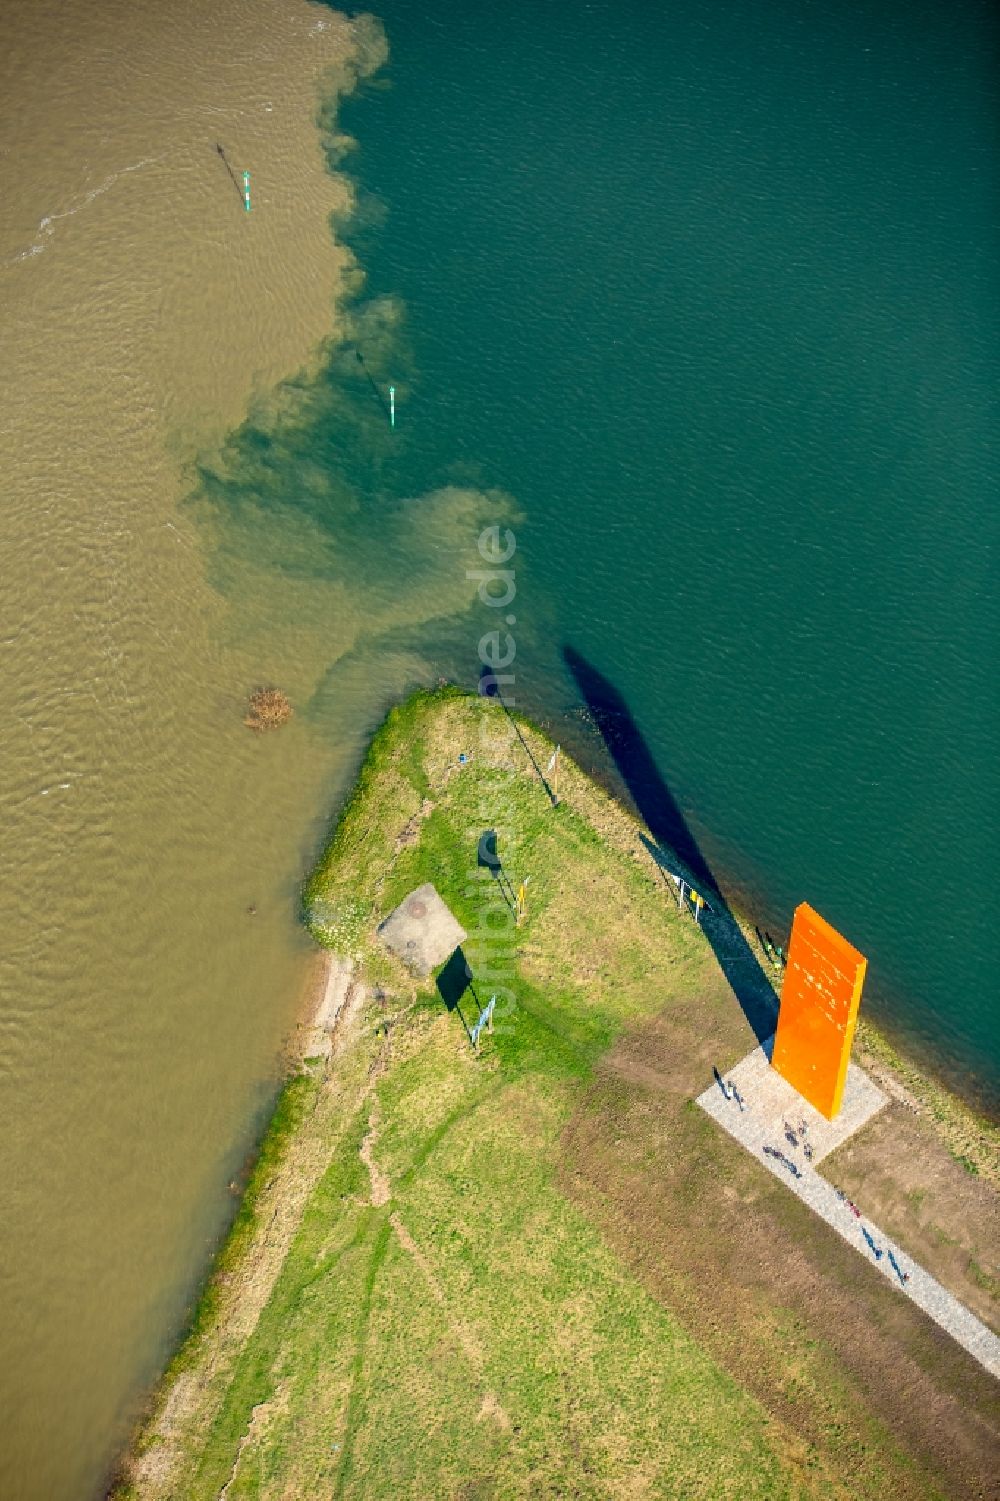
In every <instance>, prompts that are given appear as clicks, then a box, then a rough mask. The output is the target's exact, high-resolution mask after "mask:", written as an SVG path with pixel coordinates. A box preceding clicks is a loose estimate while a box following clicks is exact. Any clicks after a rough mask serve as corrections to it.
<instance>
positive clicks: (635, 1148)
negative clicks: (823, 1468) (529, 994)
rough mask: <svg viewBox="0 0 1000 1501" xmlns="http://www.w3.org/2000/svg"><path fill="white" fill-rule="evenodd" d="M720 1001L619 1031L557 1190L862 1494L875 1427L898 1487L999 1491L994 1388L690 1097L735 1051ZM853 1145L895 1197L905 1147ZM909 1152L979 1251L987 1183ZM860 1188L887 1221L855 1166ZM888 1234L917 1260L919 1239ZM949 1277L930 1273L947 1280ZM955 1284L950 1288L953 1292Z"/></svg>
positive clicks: (580, 1114)
mask: <svg viewBox="0 0 1000 1501" xmlns="http://www.w3.org/2000/svg"><path fill="white" fill-rule="evenodd" d="M723 1001H724V998H723V997H722V996H721V995H719V996H717V997H715V998H713V997H711V996H706V997H704V998H703V1000H700V1001H696V1002H692V1003H690V1004H686V1005H682V1006H676V1007H673V1008H671V1009H670V1010H669V1011H668V1012H666V1013H664V1014H663V1015H661V1016H660V1017H658V1018H657V1019H656V1020H655V1021H653V1022H651V1023H648V1024H645V1025H643V1026H641V1027H638V1028H636V1029H634V1030H632V1031H630V1032H629V1033H628V1034H627V1035H626V1036H624V1037H623V1038H622V1039H620V1041H619V1043H618V1045H617V1046H616V1047H615V1048H614V1049H613V1050H612V1052H611V1053H610V1054H609V1055H608V1056H607V1057H606V1059H605V1060H604V1061H603V1063H602V1064H601V1066H600V1068H599V1069H598V1073H597V1077H596V1079H595V1081H594V1083H593V1085H592V1086H591V1088H590V1089H589V1091H588V1094H587V1096H586V1099H585V1101H584V1103H583V1105H582V1106H581V1108H580V1109H579V1110H578V1111H577V1113H576V1115H575V1117H574V1119H573V1121H572V1123H571V1125H570V1127H569V1128H568V1129H567V1131H566V1133H565V1137H564V1149H565V1158H564V1166H563V1182H564V1187H565V1188H566V1189H567V1191H568V1192H569V1193H570V1194H571V1195H572V1196H573V1197H574V1198H575V1199H576V1200H577V1201H578V1202H580V1203H581V1204H582V1205H583V1206H584V1207H585V1209H586V1211H587V1213H588V1214H589V1215H592V1216H594V1217H595V1219H596V1220H597V1221H598V1222H599V1223H600V1224H601V1226H602V1228H603V1229H604V1232H605V1233H606V1234H607V1236H608V1238H609V1239H610V1240H611V1242H612V1243H613V1244H614V1245H615V1247H616V1249H617V1250H618V1251H619V1253H620V1254H621V1255H622V1256H623V1258H624V1259H625V1260H626V1261H627V1263H628V1264H629V1265H630V1266H631V1267H632V1268H633V1269H634V1271H635V1272H636V1274H637V1275H638V1276H640V1277H641V1278H642V1280H643V1282H644V1283H645V1284H646V1286H647V1287H648V1288H649V1289H650V1291H651V1292H653V1293H654V1295H655V1296H656V1297H657V1298H658V1299H660V1300H661V1301H662V1302H663V1303H664V1304H665V1305H666V1306H667V1307H669V1308H670V1309H671V1310H672V1311H674V1312H675V1313H676V1315H677V1316H678V1317H679V1318H680V1319H681V1320H682V1321H683V1323H684V1324H685V1325H686V1326H687V1327H688V1329H689V1330H690V1331H691V1333H692V1334H693V1335H694V1337H695V1338H696V1339H697V1340H698V1341H699V1343H701V1344H703V1345H704V1346H705V1347H707V1348H708V1349H709V1350H710V1351H711V1353H712V1354H713V1355H714V1356H715V1358H716V1359H718V1360H719V1361H720V1363H722V1364H723V1365H724V1366H726V1367H727V1368H728V1369H729V1370H730V1371H731V1372H732V1373H733V1375H734V1376H735V1377H736V1379H737V1380H739V1381H740V1382H741V1383H743V1384H744V1385H746V1386H748V1387H749V1388H750V1389H751V1390H752V1391H753V1392H754V1393H755V1395H756V1396H757V1397H758V1398H759V1399H760V1400H761V1401H762V1402H763V1403H764V1404H765V1406H766V1407H767V1408H768V1409H769V1410H770V1411H771V1412H773V1413H774V1415H775V1416H776V1417H777V1418H779V1419H780V1420H781V1421H782V1422H783V1423H785V1424H787V1425H788V1426H789V1427H790V1428H791V1429H792V1430H793V1432H796V1433H797V1434H799V1435H800V1436H801V1437H802V1439H803V1440H804V1441H805V1442H806V1443H807V1444H810V1445H815V1446H817V1447H818V1448H819V1449H820V1450H822V1451H825V1452H826V1453H827V1454H829V1455H830V1456H831V1457H832V1458H833V1459H834V1461H835V1463H836V1466H837V1468H838V1470H839V1471H840V1472H841V1473H842V1474H843V1476H844V1479H845V1480H846V1481H847V1482H848V1483H849V1484H851V1485H852V1486H853V1487H854V1488H855V1489H856V1490H857V1491H858V1492H859V1493H860V1494H869V1493H871V1492H870V1491H869V1488H868V1487H869V1485H870V1483H871V1481H872V1479H873V1477H872V1475H871V1474H870V1472H869V1468H868V1462H867V1456H866V1451H868V1450H874V1448H875V1446H876V1444H877V1445H878V1447H879V1449H880V1450H881V1452H882V1456H883V1460H885V1458H886V1457H887V1456H891V1454H892V1451H893V1445H892V1444H891V1443H887V1442H886V1440H885V1430H888V1432H889V1434H891V1435H892V1438H893V1439H894V1440H895V1451H896V1464H895V1469H896V1479H897V1484H896V1489H895V1495H897V1496H899V1497H906V1496H911V1495H913V1496H915V1495H921V1494H924V1493H925V1492H926V1489H927V1486H928V1484H929V1483H930V1484H937V1485H940V1486H941V1487H942V1488H943V1489H944V1490H945V1493H946V1494H947V1495H949V1496H954V1497H977V1498H979V1497H987V1496H996V1495H998V1494H1000V1490H998V1482H997V1478H996V1477H997V1475H998V1474H1000V1423H998V1418H1000V1410H998V1404H997V1394H998V1393H997V1385H996V1383H995V1382H994V1381H992V1380H991V1378H990V1377H989V1376H988V1375H987V1374H986V1373H985V1372H984V1371H982V1370H980V1368H979V1367H978V1366H977V1365H976V1364H975V1362H974V1361H972V1360H971V1358H970V1357H969V1356H967V1355H966V1354H965V1352H964V1351H962V1350H961V1349H960V1348H959V1347H958V1346H956V1345H955V1344H954V1343H953V1342H952V1341H950V1340H949V1339H948V1338H947V1337H946V1336H945V1335H943V1334H942V1333H941V1332H940V1331H939V1330H937V1329H936V1328H935V1327H934V1325H933V1324H932V1323H931V1322H930V1321H929V1320H927V1319H926V1318H924V1316H923V1315H922V1314H920V1312H919V1311H918V1310H917V1309H915V1308H913V1307H912V1306H911V1305H910V1304H908V1303H907V1302H906V1300H904V1299H902V1298H901V1297H898V1296H896V1295H895V1293H894V1292H893V1290H892V1288H891V1287H889V1286H887V1285H886V1284H884V1283H883V1279H881V1278H880V1277H878V1276H877V1274H875V1273H873V1272H872V1270H871V1268H869V1267H866V1266H865V1265H864V1263H863V1262H861V1261H860V1260H859V1258H858V1257H857V1256H856V1255H855V1253H854V1252H853V1251H852V1250H851V1249H850V1248H849V1247H848V1246H846V1245H844V1244H843V1243H842V1242H840V1241H839V1239H838V1238H837V1237H836V1236H835V1235H834V1234H832V1232H831V1231H830V1230H829V1227H828V1226H826V1225H824V1224H823V1222H822V1221H821V1220H819V1219H818V1218H817V1217H816V1216H814V1215H812V1214H811V1213H810V1212H809V1211H808V1209H807V1208H806V1207H805V1206H804V1205H802V1204H800V1203H799V1202H798V1201H797V1200H795V1199H794V1198H793V1197H792V1196H791V1195H789V1194H787V1193H786V1192H785V1191H784V1190H783V1188H782V1187H781V1185H780V1184H779V1183H777V1182H776V1181H774V1180H772V1179H771V1178H770V1175H769V1174H767V1173H765V1172H764V1171H763V1170H762V1169H761V1168H760V1167H759V1166H758V1165H757V1164H756V1163H755V1162H753V1161H752V1159H750V1158H749V1157H747V1156H746V1154H745V1153H744V1152H743V1151H742V1150H741V1149H740V1147H739V1146H738V1145H737V1144H736V1143H735V1142H733V1141H730V1140H729V1139H728V1138H725V1137H724V1136H723V1134H722V1133H720V1132H718V1131H717V1130H716V1129H715V1128H714V1127H713V1126H712V1123H711V1122H710V1121H709V1120H708V1119H707V1118H705V1117H703V1116H702V1113H701V1112H700V1111H698V1110H697V1108H696V1107H694V1106H693V1104H692V1103H691V1101H692V1098H693V1096H694V1095H695V1094H696V1093H698V1092H700V1090H701V1089H702V1088H703V1087H704V1085H705V1082H706V1080H707V1079H710V1078H711V1068H712V1063H713V1062H715V1061H717V1060H718V1061H719V1063H720V1066H723V1067H724V1066H726V1065H728V1063H729V1062H730V1060H731V1058H732V1057H733V1056H738V1055H739V1053H740V1051H741V1049H745V1046H746V1036H745V1029H743V1028H742V1027H741V1024H740V1021H739V1020H738V1019H736V1018H733V1019H730V1014H729V1007H730V1006H731V1004H732V1003H731V999H730V1000H729V1002H728V1005H727V1004H720V1003H722V1002H723ZM741 1031H742V1032H743V1033H744V1035H743V1037H742V1039H741V1037H740V1033H741ZM856 1142H857V1145H856V1146H855V1148H854V1150H855V1151H856V1152H858V1153H859V1157H858V1159H857V1161H858V1163H859V1167H860V1166H861V1165H862V1164H863V1165H864V1175H865V1181H871V1182H872V1183H873V1184H875V1183H878V1182H881V1183H882V1184H883V1185H884V1191H885V1195H886V1200H885V1204H887V1203H888V1202H889V1198H890V1195H891V1194H895V1195H898V1197H899V1201H900V1202H902V1203H906V1202H908V1200H907V1197H906V1195H907V1185H908V1184H909V1183H910V1182H911V1180H912V1179H913V1177H914V1174H916V1173H917V1169H916V1167H915V1165H914V1164H913V1163H912V1162H911V1161H909V1160H908V1159H909V1158H910V1156H911V1151H912V1143H909V1142H907V1141H906V1140H904V1139H901V1138H900V1137H899V1136H898V1135H897V1134H896V1132H895V1131H894V1130H893V1128H892V1126H891V1125H889V1126H887V1127H883V1128H882V1129H881V1130H880V1131H878V1132H875V1130H874V1127H869V1128H868V1129H867V1130H866V1131H865V1132H862V1133H861V1134H860V1135H859V1137H858V1138H856ZM920 1151H921V1154H922V1156H923V1163H922V1164H921V1167H920V1170H919V1174H918V1176H920V1181H921V1182H925V1183H926V1193H927V1199H928V1201H929V1200H930V1198H931V1190H932V1186H933V1182H934V1181H940V1182H941V1183H942V1184H944V1185H945V1186H946V1189H947V1192H946V1196H945V1199H944V1200H943V1205H944V1207H943V1210H942V1211H941V1213H942V1214H943V1215H944V1217H945V1219H947V1217H948V1215H949V1214H950V1215H952V1216H955V1217H960V1216H965V1215H966V1214H968V1220H967V1223H968V1226H969V1230H968V1234H969V1238H970V1241H971V1240H973V1239H976V1243H977V1246H978V1249H979V1250H980V1251H981V1253H982V1254H983V1255H985V1254H986V1253H985V1250H983V1243H982V1242H980V1241H979V1240H978V1239H977V1238H978V1237H979V1236H985V1235H986V1234H987V1233H988V1231H989V1228H990V1225H991V1224H992V1217H991V1212H990V1211H989V1210H988V1208H987V1205H986V1203H985V1201H983V1202H980V1194H981V1193H983V1192H985V1193H988V1192H989V1190H985V1189H983V1188H982V1186H981V1185H980V1186H979V1187H978V1188H977V1185H976V1184H975V1182H974V1180H971V1179H970V1181H969V1183H968V1184H963V1183H962V1182H961V1181H960V1180H958V1179H956V1178H955V1177H954V1175H953V1173H952V1171H951V1170H952V1169H953V1168H954V1169H955V1170H956V1171H957V1172H959V1173H961V1172H962V1171H963V1170H962V1169H961V1168H959V1167H958V1165H957V1164H955V1163H954V1161H953V1159H952V1158H951V1157H950V1156H949V1154H948V1152H947V1150H946V1149H945V1147H944V1146H943V1145H941V1144H940V1142H939V1141H937V1140H936V1139H935V1138H934V1136H933V1132H929V1135H928V1139H926V1140H922V1141H921V1143H920ZM833 1161H834V1159H832V1158H831V1163H832V1162H833ZM904 1164H905V1166H904ZM831 1176H833V1169H832V1168H831ZM965 1176H966V1177H968V1175H967V1174H966V1175H965ZM857 1193H858V1195H859V1196H860V1198H861V1202H862V1203H863V1204H864V1206H865V1208H866V1209H867V1210H870V1212H871V1213H872V1214H873V1215H874V1216H875V1217H876V1218H878V1219H879V1223H883V1224H885V1225H886V1228H889V1219H890V1216H889V1215H888V1214H887V1213H886V1208H885V1204H883V1205H879V1204H876V1203H869V1202H868V1198H867V1194H866V1192H865V1190H864V1189H863V1187H862V1184H861V1178H860V1175H859V1182H858V1187H857ZM993 1212H995V1210H994V1211H993ZM937 1217H939V1216H938V1212H937V1211H935V1216H929V1217H928V1223H929V1224H934V1223H937ZM892 1228H893V1233H894V1234H898V1238H899V1240H900V1241H901V1242H902V1243H903V1244H905V1245H907V1247H908V1249H911V1250H912V1252H913V1254H914V1255H915V1256H917V1257H919V1258H920V1259H923V1254H922V1253H923V1246H922V1245H918V1244H913V1237H912V1236H911V1235H907V1234H905V1233H903V1229H902V1228H899V1229H898V1230H897V1227H895V1226H893V1227H892ZM910 1228H913V1227H910ZM917 1228H919V1227H917ZM986 1243H987V1244H988V1242H986ZM927 1260H928V1263H930V1257H929V1256H928V1257H927ZM945 1270H946V1269H945V1268H944V1267H942V1266H940V1265H939V1266H938V1267H937V1268H936V1274H937V1275H939V1276H940V1277H941V1278H942V1280H948V1281H949V1282H952V1281H953V1279H951V1278H946V1277H945ZM954 1290H955V1291H956V1292H957V1294H958V1296H960V1297H962V1296H963V1295H964V1294H965V1292H966V1290H967V1285H966V1284H963V1285H962V1286H959V1287H956V1288H954ZM993 1312H994V1315H995V1304H994V1307H993ZM880 1430H881V1432H880ZM913 1461H916V1466H914V1464H913Z"/></svg>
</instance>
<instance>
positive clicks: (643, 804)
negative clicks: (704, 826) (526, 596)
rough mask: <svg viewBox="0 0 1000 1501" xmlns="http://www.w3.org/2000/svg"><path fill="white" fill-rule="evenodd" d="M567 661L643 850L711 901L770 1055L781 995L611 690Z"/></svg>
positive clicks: (711, 937)
mask: <svg viewBox="0 0 1000 1501" xmlns="http://www.w3.org/2000/svg"><path fill="white" fill-rule="evenodd" d="M562 655H563V660H564V661H565V663H566V666H567V667H568V668H569V671H570V673H571V674H572V677H573V679H574V681H575V683H576V685H577V688H578V689H579V691H580V694H581V696H582V698H583V701H584V703H585V704H586V707H587V709H588V711H589V713H590V716H591V718H592V720H593V722H594V724H595V725H596V726H597V729H598V731H599V733H600V735H601V739H602V740H603V741H604V744H605V746H606V747H607V749H608V752H609V754H610V756H611V759H612V761H613V762H614V764H615V766H616V768H617V770H618V773H619V775H620V777H621V779H622V781H623V782H624V784H625V787H626V788H627V790H628V793H629V796H630V797H631V799H632V801H633V803H634V805H635V807H636V810H637V811H638V813H639V816H640V818H641V819H642V821H643V823H644V824H645V825H646V829H647V831H648V833H647V834H643V835H642V836H641V838H642V842H643V845H644V846H645V848H646V849H647V851H648V852H649V855H650V858H651V859H652V861H653V863H654V865H655V866H656V868H657V872H658V874H659V876H660V878H661V880H662V881H663V883H664V885H665V887H666V888H667V889H668V890H669V891H670V892H671V893H672V894H673V897H674V900H679V890H680V888H679V885H678V883H677V882H676V881H675V880H674V879H673V877H675V876H676V877H680V878H681V879H683V880H684V882H685V883H686V884H687V885H688V886H689V887H693V888H694V890H695V891H697V892H699V893H700V894H701V895H702V896H703V897H704V898H705V900H706V903H707V905H706V906H705V907H704V908H703V909H702V911H701V927H702V930H703V932H704V934H705V938H706V940H707V941H708V944H709V946H710V947H711V949H712V952H713V953H714V955H715V958H716V960H717V962H718V964H719V967H720V968H721V970H722V972H723V974H724V975H725V977H726V980H727V981H728V983H729V985H730V987H731V989H732V991H733V994H734V995H735V996H736V999H737V1000H738V1001H739V1004H740V1007H741V1009H742V1011H743V1014H744V1016H745V1017H746V1020H747V1022H748V1023H749V1026H750V1029H751V1031H752V1032H753V1034H754V1036H755V1037H756V1039H757V1041H758V1043H760V1044H762V1045H763V1046H764V1050H765V1052H766V1053H768V1056H770V1047H771V1044H772V1042H773V1038H774V1031H775V1028H776V1026H777V1022H778V996H777V994H776V992H775V989H774V986H773V985H772V983H771V980H770V978H769V977H768V976H767V975H766V974H765V972H764V970H763V969H762V968H761V966H760V963H759V962H758V960H757V956H756V955H755V954H754V952H753V950H752V949H751V947H750V945H749V943H748V942H747V940H746V937H745V935H744V933H743V930H742V929H741V927H740V925H739V923H738V922H737V921H736V919H735V917H734V916H733V914H732V912H731V911H730V909H729V906H728V903H727V902H726V898H725V896H724V894H723V892H722V889H721V887H720V885H719V883H718V881H717V880H716V879H715V875H714V874H713V872H712V869H711V867H710V865H709V863H708V861H707V859H706V858H705V855H704V853H703V852H702V850H701V848H700V846H699V844H698V841H697V839H696V838H695V836H694V834H693V833H692V832H691V829H690V827H689V825H688V823H687V820H686V819H685V817H684V814H683V813H682V812H681V810H680V807H679V806H678V804H677V801H676V799H675V798H674V796H673V793H672V792H671V791H670V788H669V786H668V785H667V782H666V780H665V778H664V776H663V774H662V772H661V771H660V769H659V767H658V766H657V764H656V761H655V759H654V757H653V755H652V752H651V751H650V749H649V746H648V745H647V744H646V741H645V738H644V736H643V734H642V732H641V730H640V729H639V726H638V725H637V724H636V722H635V719H634V718H633V716H632V713H631V711H630V710H629V707H628V704H627V703H626V702H625V699H624V698H623V697H622V695H621V693H620V692H619V691H618V689H617V688H616V687H615V686H614V684H613V683H612V682H611V681H610V680H609V679H608V678H606V677H605V676H604V674H603V673H601V672H599V671H598V669H597V668H596V667H595V666H594V665H593V663H592V662H589V661H588V660H587V658H586V657H584V656H583V655H582V654H581V653H580V652H578V651H576V650H575V648H574V647H572V646H571V645H569V644H566V645H564V646H563V649H562Z"/></svg>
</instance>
